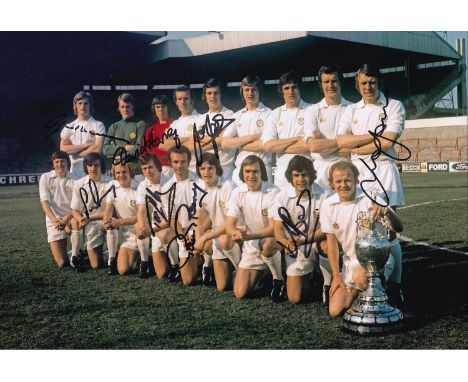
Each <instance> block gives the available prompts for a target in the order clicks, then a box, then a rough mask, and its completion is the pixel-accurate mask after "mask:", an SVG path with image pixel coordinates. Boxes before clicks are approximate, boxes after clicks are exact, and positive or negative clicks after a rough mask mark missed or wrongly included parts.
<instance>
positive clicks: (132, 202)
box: [130, 200, 136, 208]
mask: <svg viewBox="0 0 468 382" xmlns="http://www.w3.org/2000/svg"><path fill="white" fill-rule="evenodd" d="M130 206H131V207H133V208H135V207H136V200H130Z"/></svg>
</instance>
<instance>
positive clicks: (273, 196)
mask: <svg viewBox="0 0 468 382" xmlns="http://www.w3.org/2000/svg"><path fill="white" fill-rule="evenodd" d="M278 193H279V189H278V188H275V189H273V190H272V191H271V192H270V195H269V197H270V200H269V203H268V218H269V219H272V218H274V217H275V207H276V199H277V197H278ZM276 212H278V210H276Z"/></svg>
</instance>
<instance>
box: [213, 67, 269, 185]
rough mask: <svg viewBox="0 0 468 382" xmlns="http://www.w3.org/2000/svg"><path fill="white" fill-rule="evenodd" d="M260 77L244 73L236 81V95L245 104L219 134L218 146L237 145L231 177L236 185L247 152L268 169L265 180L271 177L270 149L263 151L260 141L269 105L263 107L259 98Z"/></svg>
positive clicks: (247, 154)
mask: <svg viewBox="0 0 468 382" xmlns="http://www.w3.org/2000/svg"><path fill="white" fill-rule="evenodd" d="M262 90H263V86H262V80H261V79H260V78H259V77H258V76H254V75H249V76H246V77H245V78H244V79H243V80H242V82H241V85H240V96H241V98H242V101H243V103H244V105H245V107H244V108H242V109H240V110H239V111H238V112H237V113H236V114H234V118H235V121H234V123H232V124H231V125H229V127H228V128H226V131H225V132H224V135H223V140H222V147H223V148H225V149H237V150H239V152H238V153H237V156H236V161H235V166H236V167H235V169H234V173H233V175H232V180H233V181H234V182H235V183H236V185H238V186H240V185H242V181H241V180H240V178H239V170H240V166H241V164H242V161H243V160H244V159H245V158H246V157H247V156H249V155H252V154H254V155H257V156H259V157H260V158H262V160H263V161H264V162H265V166H266V168H267V170H268V180H269V181H270V182H271V181H272V176H271V153H266V152H264V151H263V142H262V141H261V139H260V138H261V137H262V132H263V127H264V126H265V123H266V121H267V120H268V118H269V116H270V113H271V109H269V108H268V107H266V106H265V105H264V104H263V103H262V102H261V101H260V99H261V97H262Z"/></svg>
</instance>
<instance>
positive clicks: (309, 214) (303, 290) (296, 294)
mask: <svg viewBox="0 0 468 382" xmlns="http://www.w3.org/2000/svg"><path fill="white" fill-rule="evenodd" d="M285 176H286V179H287V181H288V182H289V184H288V185H287V186H286V189H285V190H283V191H281V192H280V193H279V194H278V196H277V197H276V206H275V215H274V221H275V239H276V241H277V242H278V243H280V244H282V245H283V246H284V247H285V249H286V253H285V255H286V276H287V277H286V283H287V288H286V290H287V294H288V299H289V301H290V302H292V303H293V304H297V303H299V302H303V301H304V300H305V299H306V298H307V297H308V295H309V294H310V276H311V273H312V272H313V271H314V268H315V266H316V251H318V250H320V248H321V247H322V248H324V247H325V245H324V244H326V235H325V234H323V233H322V231H321V230H320V224H319V211H320V207H321V205H322V204H323V202H324V201H325V199H326V198H327V196H328V193H327V192H326V191H325V190H324V189H323V188H322V187H321V186H320V185H319V184H318V183H314V180H315V179H316V172H315V169H314V165H313V164H312V161H311V160H310V159H307V158H305V157H303V156H301V155H296V156H295V157H293V158H292V159H291V161H290V162H289V164H288V167H287V169H286V174H285ZM317 247H318V248H317Z"/></svg>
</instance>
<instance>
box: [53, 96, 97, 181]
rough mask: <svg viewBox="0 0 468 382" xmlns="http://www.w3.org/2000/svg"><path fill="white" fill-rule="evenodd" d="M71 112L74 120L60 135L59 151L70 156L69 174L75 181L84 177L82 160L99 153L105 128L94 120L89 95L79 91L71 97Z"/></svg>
mask: <svg viewBox="0 0 468 382" xmlns="http://www.w3.org/2000/svg"><path fill="white" fill-rule="evenodd" d="M73 112H74V113H75V115H76V119H75V120H74V121H73V122H71V123H67V124H66V125H65V127H64V128H63V129H62V132H61V133H60V150H62V151H65V152H66V153H67V154H68V155H70V160H71V167H70V173H71V174H72V176H73V177H74V178H75V179H78V178H81V177H82V176H84V175H85V173H84V172H83V158H84V157H85V156H86V155H87V154H89V153H93V152H95V153H101V152H102V144H103V141H104V134H105V133H106V128H105V127H104V124H103V123H102V122H100V121H97V120H95V119H94V118H93V117H92V116H91V115H92V113H93V97H92V96H91V94H90V93H88V92H85V91H80V92H78V93H76V94H75V97H73Z"/></svg>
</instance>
